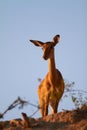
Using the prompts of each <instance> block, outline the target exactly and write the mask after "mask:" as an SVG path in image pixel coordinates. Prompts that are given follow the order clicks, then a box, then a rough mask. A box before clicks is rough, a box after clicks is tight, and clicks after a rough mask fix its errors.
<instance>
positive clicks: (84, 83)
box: [0, 0, 87, 119]
mask: <svg viewBox="0 0 87 130" xmlns="http://www.w3.org/2000/svg"><path fill="white" fill-rule="evenodd" d="M86 13H87V1H86V0H66V1H65V0H43V1H41V0H37V1H35V0H25V1H24V0H13V1H12V0H0V112H3V111H4V110H5V109H6V108H7V106H8V105H10V104H11V103H12V102H13V101H14V100H15V99H16V98H17V97H18V96H20V97H22V98H23V99H25V100H28V101H30V102H32V103H34V104H38V96H37V88H38V85H39V82H38V80H37V79H38V78H39V77H40V78H41V79H43V78H44V76H45V75H46V73H47V71H48V65H47V61H44V60H43V59H42V53H43V52H42V50H41V49H40V48H37V47H35V46H34V45H33V44H32V43H30V42H29V39H37V40H41V41H43V42H45V41H50V40H52V38H53V37H54V36H55V35H56V34H60V35H61V41H60V44H58V45H57V46H56V47H55V60H56V67H57V68H58V69H59V70H60V71H61V73H62V75H63V77H64V79H67V80H68V81H70V82H71V81H74V82H75V88H76V89H81V90H85V91H87V79H86V77H87V69H86V66H87V60H86V59H87V38H86V37H87V36H86V35H87V14H86ZM70 104H71V103H70V101H69V100H66V101H65V102H62V103H60V106H59V111H61V110H62V109H70ZM21 111H24V112H26V113H27V114H28V115H31V114H32V113H33V112H34V111H35V109H34V108H32V107H31V106H28V107H26V108H24V109H23V110H21ZM21 111H19V110H17V109H14V110H12V111H11V112H8V113H7V114H6V115H5V117H4V119H13V118H16V117H21ZM39 116H40V114H39V112H38V113H37V115H36V117H39Z"/></svg>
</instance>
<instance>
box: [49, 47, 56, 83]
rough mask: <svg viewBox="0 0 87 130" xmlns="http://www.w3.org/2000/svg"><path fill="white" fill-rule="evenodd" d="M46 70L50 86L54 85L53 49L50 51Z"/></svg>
mask: <svg viewBox="0 0 87 130" xmlns="http://www.w3.org/2000/svg"><path fill="white" fill-rule="evenodd" d="M48 68H49V80H50V82H51V83H52V84H54V83H55V80H56V78H57V74H56V65H55V56H54V49H53V50H52V54H51V57H50V58H49V59H48Z"/></svg>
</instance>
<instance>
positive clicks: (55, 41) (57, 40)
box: [53, 34, 60, 46]
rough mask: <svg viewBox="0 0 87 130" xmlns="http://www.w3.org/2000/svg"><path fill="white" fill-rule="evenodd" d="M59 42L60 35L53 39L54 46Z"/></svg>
mask: <svg viewBox="0 0 87 130" xmlns="http://www.w3.org/2000/svg"><path fill="white" fill-rule="evenodd" d="M59 41H60V35H59V34H58V35H56V36H55V37H54V38H53V46H55V45H56V44H57V43H59Z"/></svg>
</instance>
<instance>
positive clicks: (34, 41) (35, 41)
mask: <svg viewBox="0 0 87 130" xmlns="http://www.w3.org/2000/svg"><path fill="white" fill-rule="evenodd" d="M30 41H31V42H32V43H33V44H34V45H35V46H42V45H43V44H44V43H43V42H41V41H37V40H30Z"/></svg>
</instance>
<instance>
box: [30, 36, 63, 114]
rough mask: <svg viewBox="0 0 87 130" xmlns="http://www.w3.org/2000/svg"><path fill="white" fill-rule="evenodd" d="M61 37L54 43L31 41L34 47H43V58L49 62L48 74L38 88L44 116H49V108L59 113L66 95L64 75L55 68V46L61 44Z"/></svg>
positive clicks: (57, 37) (56, 38) (55, 39)
mask: <svg viewBox="0 0 87 130" xmlns="http://www.w3.org/2000/svg"><path fill="white" fill-rule="evenodd" d="M59 39H60V35H56V36H55V37H54V38H53V41H52V42H46V43H43V42H41V41H36V40H30V41H31V42H32V43H34V45H36V46H40V47H42V49H43V51H44V54H43V58H44V59H45V60H48V69H49V71H48V73H47V75H46V77H45V78H44V79H43V80H42V82H41V83H40V85H39V87H38V96H39V102H40V111H41V114H42V116H46V115H47V114H48V106H49V105H50V106H51V108H52V114H54V113H57V108H58V104H59V101H60V99H61V97H62V95H63V93H64V80H63V77H62V74H61V73H60V71H59V70H57V69H56V67H55V56H54V46H55V45H56V44H57V43H58V42H59Z"/></svg>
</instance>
